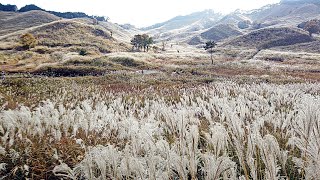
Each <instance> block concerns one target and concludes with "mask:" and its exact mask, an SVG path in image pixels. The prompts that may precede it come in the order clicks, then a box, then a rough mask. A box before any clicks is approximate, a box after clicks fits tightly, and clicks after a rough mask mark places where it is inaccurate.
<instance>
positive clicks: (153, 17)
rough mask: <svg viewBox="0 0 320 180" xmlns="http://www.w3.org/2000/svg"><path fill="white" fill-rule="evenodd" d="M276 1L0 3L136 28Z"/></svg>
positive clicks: (62, 0)
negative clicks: (75, 13)
mask: <svg viewBox="0 0 320 180" xmlns="http://www.w3.org/2000/svg"><path fill="white" fill-rule="evenodd" d="M279 1H280V0H159V1H151V0H115V1H107V0H0V3H2V4H16V5H17V6H18V7H19V8H20V7H22V6H24V5H26V4H35V5H38V6H40V7H41V8H44V9H47V10H54V11H61V12H65V11H81V12H85V13H87V14H89V15H99V16H108V17H110V21H112V22H116V23H121V24H123V23H130V24H133V25H136V26H138V27H143V26H148V25H152V24H154V23H159V22H163V21H166V20H168V19H170V18H172V17H175V16H177V15H186V14H190V13H192V12H196V11H202V10H205V9H213V10H215V11H216V12H221V13H225V14H226V13H229V12H232V11H234V10H236V9H242V10H251V9H256V8H259V7H262V6H264V5H266V4H273V3H278V2H279Z"/></svg>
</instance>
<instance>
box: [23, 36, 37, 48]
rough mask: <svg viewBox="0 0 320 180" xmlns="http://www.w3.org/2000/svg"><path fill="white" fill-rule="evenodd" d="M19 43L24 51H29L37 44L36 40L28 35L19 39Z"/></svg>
mask: <svg viewBox="0 0 320 180" xmlns="http://www.w3.org/2000/svg"><path fill="white" fill-rule="evenodd" d="M20 43H21V45H22V47H23V48H24V49H30V48H33V47H35V46H36V45H37V44H38V41H37V39H36V38H35V37H34V36H33V35H32V34H30V33H26V34H24V35H22V36H21V37H20Z"/></svg>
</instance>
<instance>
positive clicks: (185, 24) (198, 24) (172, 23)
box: [141, 10, 222, 32]
mask: <svg viewBox="0 0 320 180" xmlns="http://www.w3.org/2000/svg"><path fill="white" fill-rule="evenodd" d="M221 17H222V15H221V14H220V13H215V12H214V11H213V10H205V11H201V12H195V13H192V14H189V15H186V16H177V17H174V18H172V19H170V20H168V21H165V22H162V23H158V24H155V25H152V26H149V27H145V28H141V30H144V31H151V32H166V31H172V30H177V29H181V28H184V29H188V30H189V31H190V30H191V31H197V30H199V29H203V28H208V27H210V26H212V25H213V24H214V23H215V22H216V21H218V20H219V19H221Z"/></svg>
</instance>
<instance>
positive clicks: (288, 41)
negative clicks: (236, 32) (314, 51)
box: [224, 28, 313, 49]
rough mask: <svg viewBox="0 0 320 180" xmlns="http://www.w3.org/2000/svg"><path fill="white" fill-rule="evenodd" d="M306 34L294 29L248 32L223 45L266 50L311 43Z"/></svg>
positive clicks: (269, 29)
mask: <svg viewBox="0 0 320 180" xmlns="http://www.w3.org/2000/svg"><path fill="white" fill-rule="evenodd" d="M311 41H313V39H312V38H311V37H310V36H309V35H308V33H307V32H305V31H302V30H299V29H295V28H265V29H260V30H256V31H253V32H250V33H248V34H246V35H243V36H240V37H237V38H235V39H232V40H230V41H229V42H226V43H225V44H224V45H231V46H242V47H249V48H257V49H266V48H272V47H277V46H289V45H294V44H298V43H305V42H311Z"/></svg>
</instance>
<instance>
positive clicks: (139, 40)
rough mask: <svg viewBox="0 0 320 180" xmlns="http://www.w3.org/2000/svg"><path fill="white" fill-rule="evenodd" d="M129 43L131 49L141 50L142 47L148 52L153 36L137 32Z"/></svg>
mask: <svg viewBox="0 0 320 180" xmlns="http://www.w3.org/2000/svg"><path fill="white" fill-rule="evenodd" d="M131 44H132V45H133V49H137V50H141V49H142V48H143V50H144V51H147V52H148V51H149V47H150V45H151V44H153V38H152V37H149V35H147V34H142V35H140V34H138V35H135V36H134V37H133V39H132V40H131Z"/></svg>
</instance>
